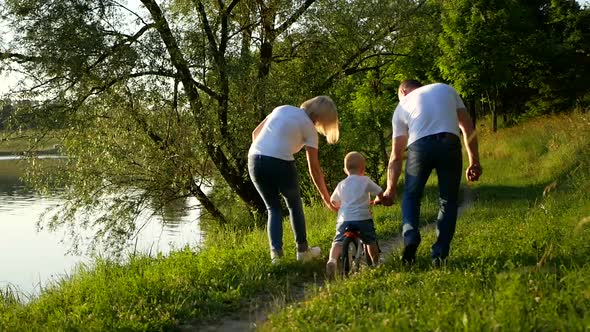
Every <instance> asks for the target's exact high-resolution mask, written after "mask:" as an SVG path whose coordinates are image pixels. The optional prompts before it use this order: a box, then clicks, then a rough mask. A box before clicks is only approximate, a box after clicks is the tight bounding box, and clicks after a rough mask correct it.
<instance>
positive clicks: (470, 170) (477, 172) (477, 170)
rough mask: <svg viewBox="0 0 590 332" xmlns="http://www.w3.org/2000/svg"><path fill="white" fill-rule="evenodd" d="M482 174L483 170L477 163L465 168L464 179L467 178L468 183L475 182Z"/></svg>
mask: <svg viewBox="0 0 590 332" xmlns="http://www.w3.org/2000/svg"><path fill="white" fill-rule="evenodd" d="M482 173H483V169H482V168H481V165H480V164H479V163H472V164H471V165H469V167H467V170H466V171H465V177H467V180H469V181H477V180H479V177H480V176H481V174H482Z"/></svg>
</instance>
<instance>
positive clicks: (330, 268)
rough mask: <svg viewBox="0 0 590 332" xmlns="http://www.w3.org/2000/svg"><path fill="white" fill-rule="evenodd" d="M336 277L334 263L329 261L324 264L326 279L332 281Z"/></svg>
mask: <svg viewBox="0 0 590 332" xmlns="http://www.w3.org/2000/svg"><path fill="white" fill-rule="evenodd" d="M335 275H336V261H332V260H329V261H328V263H326V279H328V280H332V279H334V276H335Z"/></svg>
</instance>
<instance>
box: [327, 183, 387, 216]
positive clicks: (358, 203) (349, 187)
mask: <svg viewBox="0 0 590 332" xmlns="http://www.w3.org/2000/svg"><path fill="white" fill-rule="evenodd" d="M381 192H383V190H382V189H381V187H379V185H377V184H376V183H375V182H373V181H372V180H371V179H369V178H368V177H366V176H364V175H355V174H351V175H349V176H348V177H346V179H344V180H342V181H340V183H338V185H337V186H336V189H335V190H334V192H333V193H332V197H331V198H330V199H331V200H332V202H339V203H340V209H338V220H337V221H338V222H339V223H341V222H344V221H361V220H367V219H371V218H373V216H372V215H371V211H370V210H369V205H370V196H369V194H373V195H374V196H377V195H379V194H380V193H381Z"/></svg>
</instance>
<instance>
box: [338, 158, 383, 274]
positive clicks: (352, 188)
mask: <svg viewBox="0 0 590 332" xmlns="http://www.w3.org/2000/svg"><path fill="white" fill-rule="evenodd" d="M344 172H345V173H346V174H347V175H348V177H347V178H346V179H344V180H342V181H340V183H338V186H336V189H335V190H334V193H333V194H332V197H331V202H332V204H334V206H336V207H339V210H338V220H337V223H336V236H335V237H334V241H333V243H332V249H331V250H330V260H328V263H327V264H326V274H327V277H328V278H333V277H334V273H335V272H336V261H337V260H338V258H339V257H340V253H341V252H342V241H343V240H344V230H345V229H346V227H347V226H350V225H353V226H356V227H357V228H358V229H359V230H360V237H361V240H362V241H363V242H364V243H365V244H367V245H368V249H369V250H368V251H369V256H371V260H372V261H373V262H374V263H375V264H378V262H379V247H378V246H377V235H376V234H375V225H374V224H373V216H372V215H371V211H370V210H369V204H370V197H369V194H373V195H375V196H377V197H378V198H379V200H382V199H383V190H382V189H381V187H379V186H378V185H377V184H375V183H374V182H373V181H371V179H369V178H368V177H366V176H365V158H364V157H363V155H361V154H360V153H358V152H350V153H348V154H347V155H346V157H344Z"/></svg>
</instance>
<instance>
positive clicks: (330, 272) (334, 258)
mask: <svg viewBox="0 0 590 332" xmlns="http://www.w3.org/2000/svg"><path fill="white" fill-rule="evenodd" d="M341 252H342V245H341V244H340V243H338V242H333V243H332V249H330V259H329V260H328V263H326V277H327V278H328V280H331V279H334V276H335V275H336V265H337V262H338V257H340V253H341Z"/></svg>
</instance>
